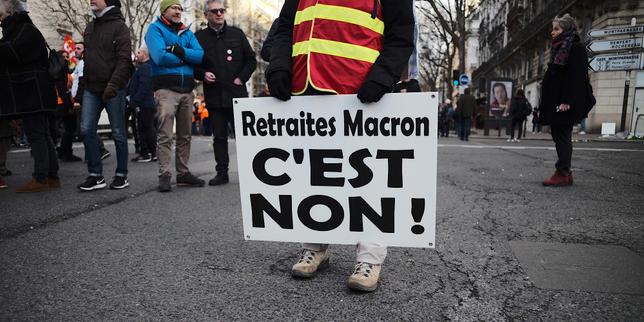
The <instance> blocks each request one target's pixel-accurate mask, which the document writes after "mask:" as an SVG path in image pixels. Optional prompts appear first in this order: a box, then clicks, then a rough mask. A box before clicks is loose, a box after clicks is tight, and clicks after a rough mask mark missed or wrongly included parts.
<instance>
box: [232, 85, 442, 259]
mask: <svg viewBox="0 0 644 322" xmlns="http://www.w3.org/2000/svg"><path fill="white" fill-rule="evenodd" d="M234 106H235V109H234V112H235V131H236V141H237V160H238V166H239V185H240V193H241V206H242V216H243V222H244V235H245V238H246V239H248V240H265V241H286V242H310V243H325V244H356V243H357V242H358V241H364V242H377V243H380V244H383V245H387V246H400V247H426V248H433V247H434V245H435V236H436V228H435V226H436V167H437V152H436V151H437V111H438V99H437V96H436V94H435V93H404V94H388V95H385V96H384V98H383V99H382V100H381V101H380V102H379V103H377V104H369V105H364V104H361V103H360V102H359V101H358V99H357V98H356V96H355V95H329V96H301V97H293V98H292V99H291V100H290V101H287V102H279V101H277V100H275V99H274V98H270V97H269V98H244V99H235V100H234Z"/></svg>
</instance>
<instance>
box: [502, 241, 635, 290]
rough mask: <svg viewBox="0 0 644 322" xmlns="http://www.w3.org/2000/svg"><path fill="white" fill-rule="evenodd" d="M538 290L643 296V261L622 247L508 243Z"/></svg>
mask: <svg viewBox="0 0 644 322" xmlns="http://www.w3.org/2000/svg"><path fill="white" fill-rule="evenodd" d="M510 247H511V248H512V251H513V252H514V255H515V256H516V257H517V258H518V259H519V262H520V263H521V267H523V269H524V270H525V271H526V272H527V273H528V276H529V277H530V279H531V280H532V282H533V283H534V284H535V285H536V286H537V287H539V288H543V289H555V290H583V291H596V292H610V293H627V294H644V258H642V257H641V256H639V255H637V254H636V253H633V252H632V251H630V250H628V249H627V248H625V247H621V246H602V245H581V244H561V243H534V242H524V241H513V242H510Z"/></svg>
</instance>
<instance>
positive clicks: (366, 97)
mask: <svg viewBox="0 0 644 322" xmlns="http://www.w3.org/2000/svg"><path fill="white" fill-rule="evenodd" d="M389 92H391V89H390V88H389V87H386V86H383V85H380V84H378V83H376V82H374V81H366V82H365V83H364V84H362V87H360V90H358V99H360V102H362V103H376V102H378V101H380V99H381V98H382V96H383V95H385V94H386V93H389Z"/></svg>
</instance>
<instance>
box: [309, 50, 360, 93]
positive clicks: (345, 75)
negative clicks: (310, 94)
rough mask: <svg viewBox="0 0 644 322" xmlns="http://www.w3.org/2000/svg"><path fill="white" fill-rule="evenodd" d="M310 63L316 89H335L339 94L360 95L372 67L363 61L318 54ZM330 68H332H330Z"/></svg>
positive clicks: (312, 56) (315, 54)
mask: <svg viewBox="0 0 644 322" xmlns="http://www.w3.org/2000/svg"><path fill="white" fill-rule="evenodd" d="M310 63H311V69H310V70H311V79H314V80H315V82H314V84H315V87H317V88H322V89H333V90H335V91H336V92H337V93H338V94H356V93H358V89H360V86H361V85H362V83H364V80H365V79H366V78H367V74H368V72H369V70H371V65H372V64H371V63H367V62H363V61H358V60H353V59H346V58H342V57H337V56H329V55H324V54H318V53H311V60H310ZM330 66H332V68H329V67H330ZM365 71H366V72H365ZM302 88H303V87H302Z"/></svg>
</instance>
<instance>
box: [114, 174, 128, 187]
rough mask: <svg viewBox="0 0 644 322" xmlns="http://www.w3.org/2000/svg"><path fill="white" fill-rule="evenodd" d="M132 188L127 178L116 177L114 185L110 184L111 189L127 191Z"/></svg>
mask: <svg viewBox="0 0 644 322" xmlns="http://www.w3.org/2000/svg"><path fill="white" fill-rule="evenodd" d="M129 186H130V182H129V181H127V177H126V176H114V179H112V183H110V189H116V190H118V189H125V188H127V187H129Z"/></svg>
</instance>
